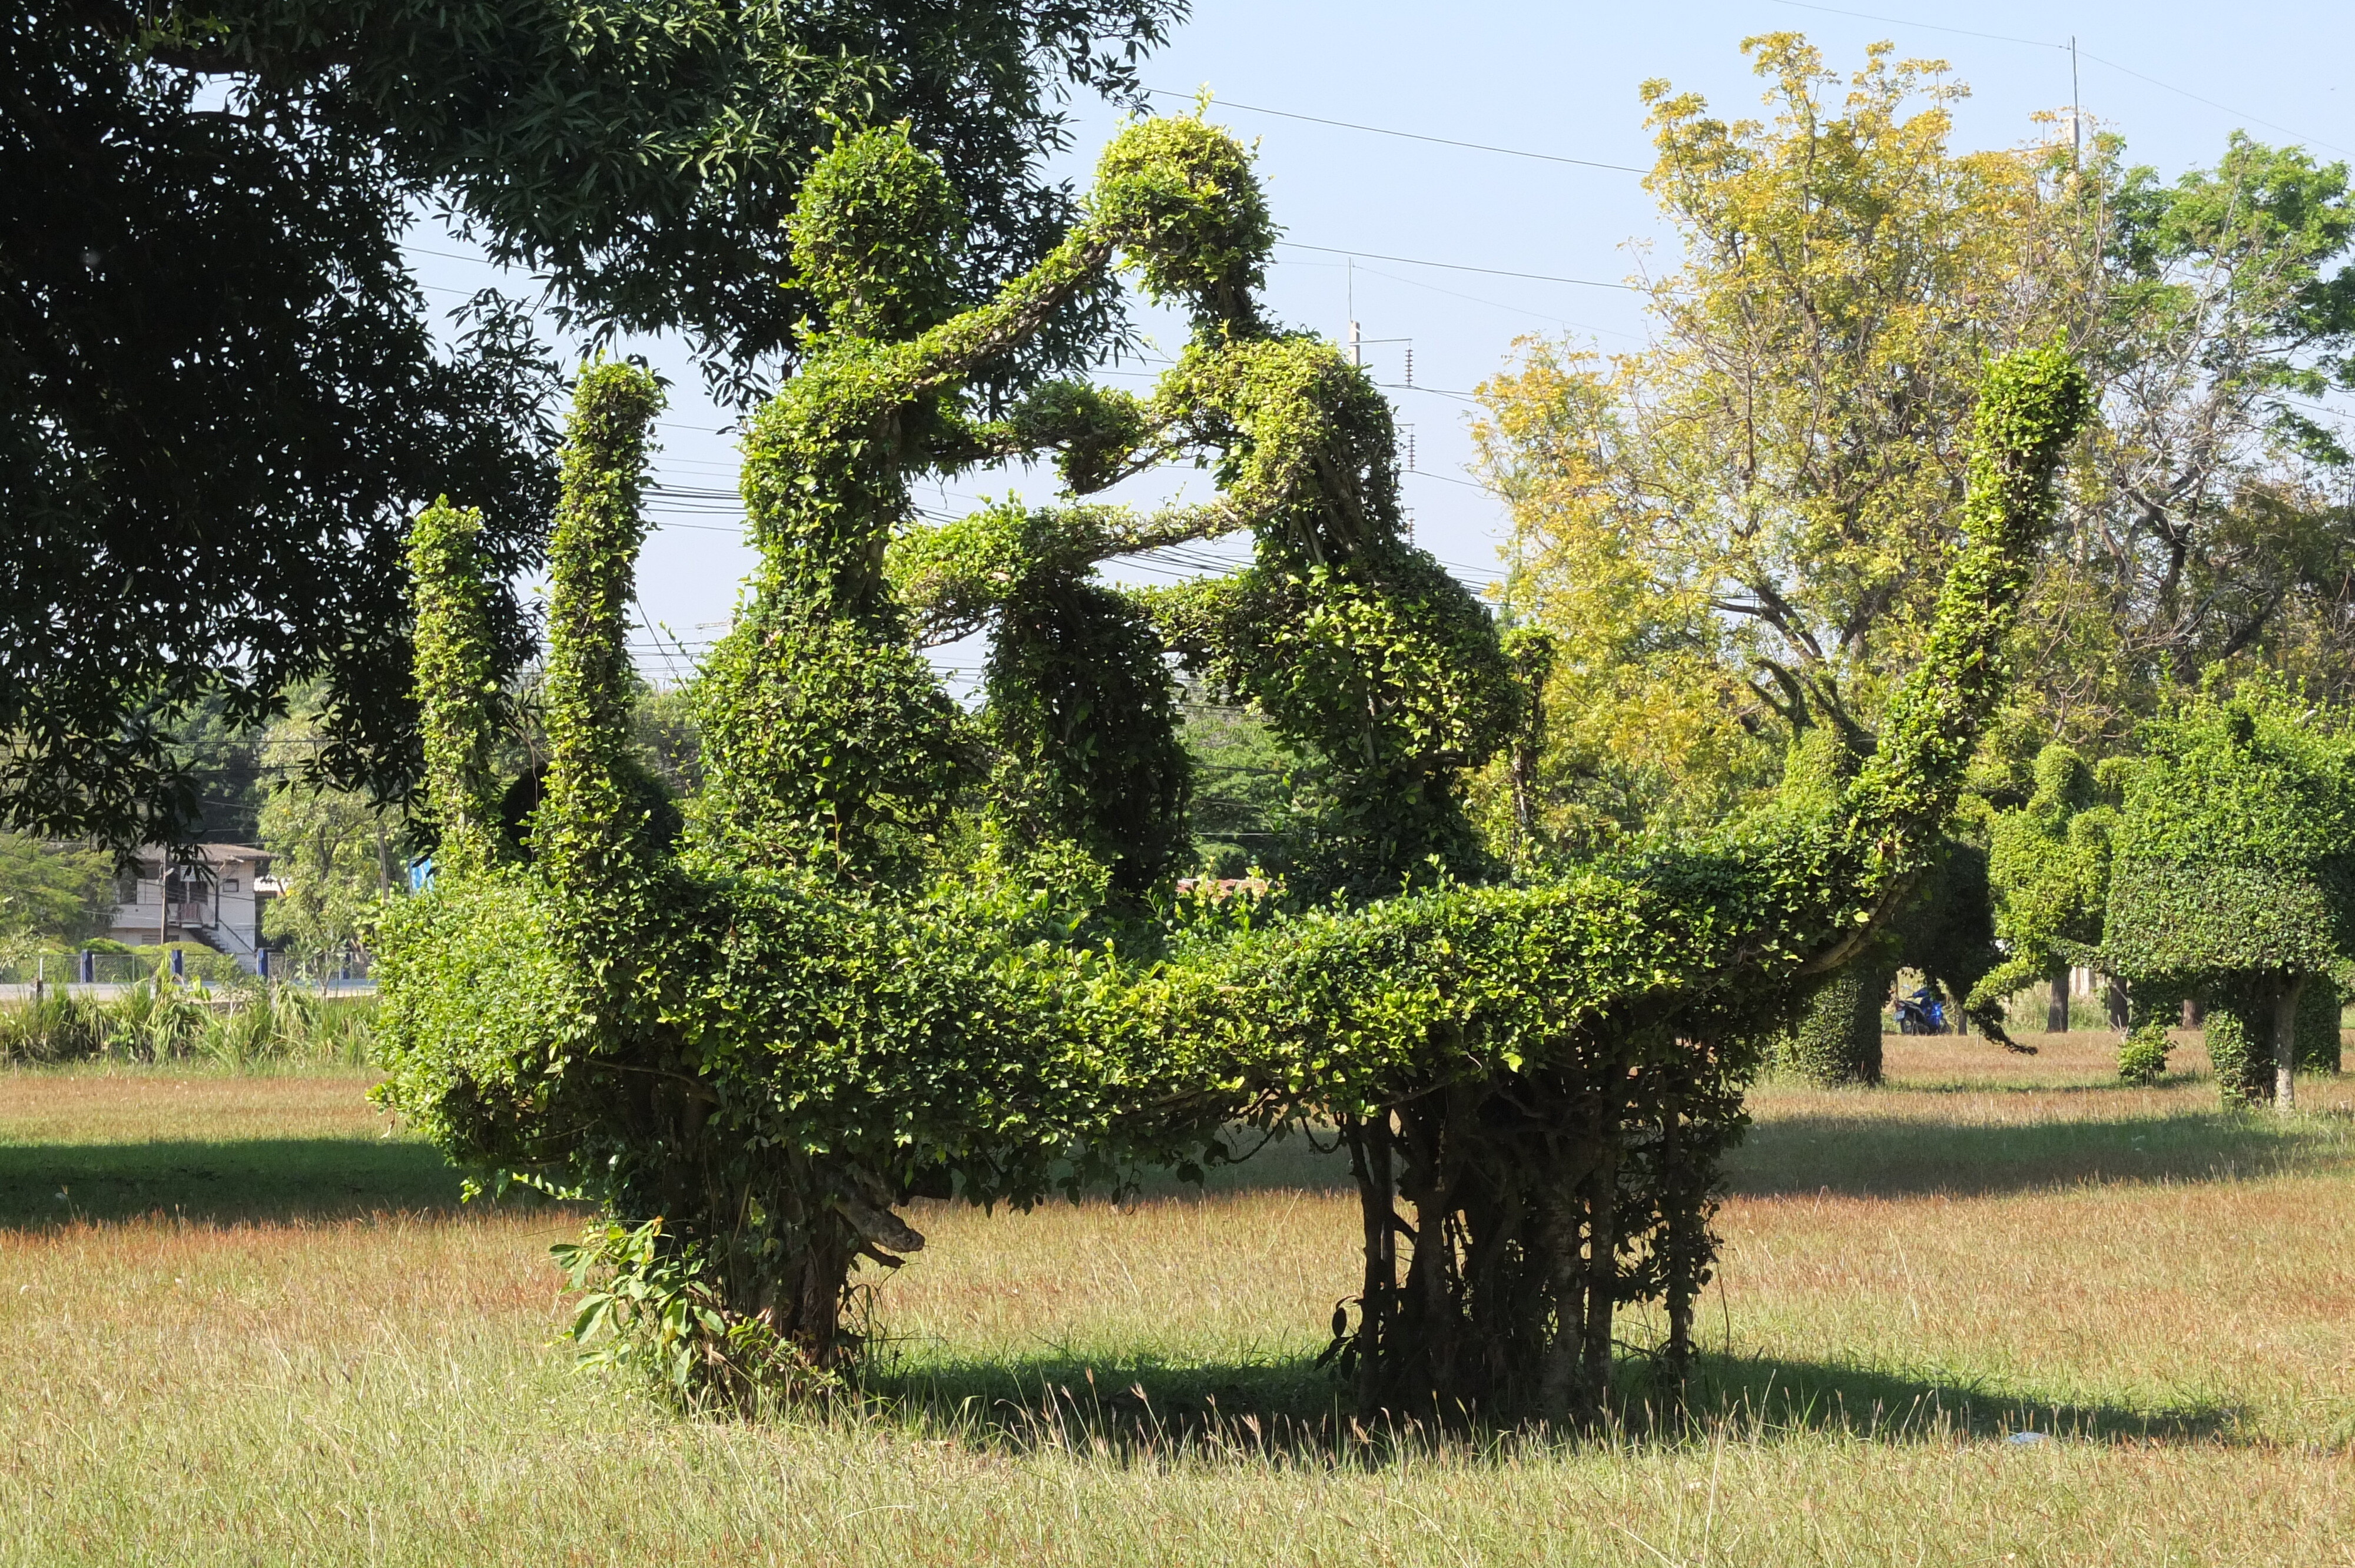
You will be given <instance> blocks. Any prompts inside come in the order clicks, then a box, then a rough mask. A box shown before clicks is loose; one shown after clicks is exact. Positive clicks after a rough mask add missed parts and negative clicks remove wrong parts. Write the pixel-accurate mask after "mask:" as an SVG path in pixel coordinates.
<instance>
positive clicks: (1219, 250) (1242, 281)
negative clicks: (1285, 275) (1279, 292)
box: [1089, 116, 1275, 330]
mask: <svg viewBox="0 0 2355 1568" xmlns="http://www.w3.org/2000/svg"><path fill="white" fill-rule="evenodd" d="M1089 207H1090V212H1091V216H1092V219H1093V222H1094V227H1095V230H1096V232H1097V233H1098V234H1099V235H1101V236H1102V237H1103V238H1105V239H1108V240H1110V241H1111V242H1112V243H1113V244H1114V245H1116V246H1118V247H1119V248H1120V249H1121V251H1122V252H1123V255H1124V260H1123V263H1122V264H1123V266H1124V267H1125V268H1127V269H1130V270H1134V271H1135V273H1136V274H1137V278H1138V282H1139V284H1140V286H1142V287H1143V289H1144V291H1145V292H1146V297H1148V298H1150V299H1153V300H1156V301H1160V300H1173V299H1174V300H1183V301H1185V302H1186V303H1187V304H1188V306H1189V307H1190V308H1191V309H1192V311H1193V313H1194V318H1195V321H1196V323H1198V324H1209V323H1225V324H1226V325H1227V326H1229V327H1230V328H1231V329H1242V330H1248V329H1250V328H1251V327H1252V326H1254V325H1256V324H1257V322H1258V319H1259V307H1258V304H1257V302H1256V301H1255V299H1254V296H1255V295H1256V293H1257V292H1258V291H1259V290H1260V289H1261V288H1262V287H1263V285H1264V284H1265V283H1266V281H1267V257H1268V252H1269V251H1270V250H1271V249H1273V247H1274V244H1275V226H1274V224H1273V222H1272V221H1271V220H1270V219H1269V217H1268V215H1267V202H1266V199H1265V198H1264V197H1263V196H1262V195H1261V194H1260V188H1259V178H1258V176H1257V175H1254V174H1253V173H1252V155H1251V154H1250V153H1249V152H1248V151H1246V150H1245V149H1244V148H1243V146H1242V145H1241V143H1238V142H1237V141H1236V140H1235V139H1234V138H1233V137H1231V136H1230V135H1228V134H1227V133H1226V132H1224V131H1222V130H1220V129H1219V128H1218V127H1217V126H1215V125H1209V124H1205V123H1204V122H1202V120H1201V119H1200V118H1199V116H1188V117H1186V118H1182V119H1173V120H1140V121H1136V122H1133V123H1132V124H1130V125H1129V126H1128V127H1127V128H1126V129H1124V130H1123V131H1122V132H1121V133H1120V134H1119V135H1118V136H1117V137H1115V138H1114V140H1113V143H1112V145H1111V146H1109V147H1107V148H1105V149H1104V154H1103V159H1102V160H1101V161H1100V162H1098V163H1097V164H1096V186H1095V192H1094V194H1093V196H1092V197H1091V198H1090V202H1089Z"/></svg>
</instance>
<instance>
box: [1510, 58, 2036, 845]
mask: <svg viewBox="0 0 2355 1568" xmlns="http://www.w3.org/2000/svg"><path fill="white" fill-rule="evenodd" d="M1742 48H1743V49H1744V51H1745V52H1746V53H1748V54H1749V55H1750V56H1751V57H1752V58H1753V60H1754V62H1755V67H1756V69H1757V71H1758V74H1759V75H1760V76H1761V77H1763V78H1764V79H1765V80H1766V81H1767V82H1768V83H1769V86H1770V90H1769V91H1768V93H1767V94H1766V101H1767V102H1768V103H1769V104H1770V105H1772V106H1774V110H1775V115H1774V121H1773V122H1772V123H1771V124H1770V123H1767V122H1761V121H1757V120H1732V121H1727V120H1722V119H1719V118H1716V117H1714V116H1713V115H1712V114H1711V113H1710V110H1709V106H1708V105H1707V103H1705V102H1704V101H1702V100H1701V99H1700V97H1699V96H1698V95H1696V94H1691V93H1677V92H1674V91H1672V90H1670V88H1669V86H1668V84H1667V83H1666V82H1663V81H1651V82H1647V83H1646V84H1645V86H1644V88H1643V95H1644V99H1645V101H1646V104H1647V105H1648V106H1649V109H1650V118H1649V121H1648V124H1649V126H1650V128H1651V130H1652V132H1653V134H1654V137H1655V141H1656V144H1657V147H1658V150H1659V157H1658V162H1657V164H1656V166H1655V167H1654V170H1653V172H1652V174H1651V175H1650V176H1649V177H1648V179H1647V181H1646V185H1647V186H1648V188H1649V189H1650V190H1651V191H1652V192H1653V193H1654V195H1655V196H1657V198H1658V199H1659V201H1660V204H1661V207H1662V208H1663V210H1664V212H1665V213H1666V215H1667V216H1668V218H1669V220H1670V221H1671V222H1672V223H1673V225H1674V226H1675V228H1676V230H1677V232H1678V237H1679V238H1680V239H1681V240H1682V242H1683V249H1684V258H1683V260H1682V264H1681V265H1680V266H1678V268H1677V269H1676V270H1673V271H1669V272H1667V273H1665V274H1663V275H1660V276H1658V277H1657V278H1656V279H1654V280H1653V281H1651V283H1650V289H1651V296H1652V307H1651V308H1652V313H1653V317H1654V320H1655V322H1656V323H1657V336H1656V340H1655V343H1654V345H1653V346H1652V347H1651V348H1649V349H1647V350H1646V351H1645V352H1643V353H1640V354H1634V355H1614V356H1612V357H1610V358H1607V359H1606V358H1602V357H1599V356H1596V355H1592V354H1588V353H1582V352H1579V351H1578V350H1576V349H1575V348H1573V347H1572V346H1570V345H1567V344H1560V343H1555V342H1547V341H1536V340H1531V341H1527V342H1524V344H1522V345H1521V352H1520V355H1519V358H1518V363H1517V364H1516V365H1515V366H1513V368H1511V369H1510V370H1509V371H1508V372H1507V373H1506V374H1505V375H1503V376H1498V377H1497V378H1496V379H1495V380H1492V381H1491V382H1489V383H1488V384H1487V387H1485V388H1484V396H1485V399H1486V401H1487V410H1488V411H1487V418H1485V419H1483V420H1482V421H1481V422H1480V423H1479V424H1478V426H1477V427H1476V438H1477V440H1478V442H1479V448H1480V454H1481V460H1482V464H1483V467H1484V468H1485V470H1486V471H1487V476H1488V477H1489V479H1490V480H1491V482H1494V483H1495V484H1496V485H1497V487H1498V488H1499V489H1500V490H1501V491H1502V492H1503V493H1504V494H1505V495H1506V496H1507V498H1508V501H1509V503H1510V504H1511V506H1512V509H1513V519H1514V551H1515V570H1514V572H1513V576H1512V579H1511V581H1510V584H1509V585H1508V609H1509V610H1510V612H1511V613H1512V614H1513V615H1515V616H1516V617H1518V618H1520V619H1523V620H1534V621H1535V622H1537V623H1538V624H1540V625H1541V626H1543V627H1544V628H1546V629H1547V630H1550V631H1551V632H1552V633H1553V634H1554V636H1555V638H1556V639H1557V641H1558V645H1559V652H1558V656H1557V661H1556V665H1555V674H1554V677H1553V683H1552V689H1551V690H1550V692H1549V693H1548V701H1547V704H1546V708H1547V713H1548V715H1549V717H1550V725H1551V732H1550V745H1549V747H1548V748H1547V752H1546V755H1545V758H1544V759H1543V761H1542V762H1541V763H1540V774H1541V779H1540V789H1539V791H1538V793H1539V795H1540V799H1541V800H1542V801H1543V805H1542V806H1541V807H1540V810H1538V811H1537V812H1536V813H1535V815H1536V816H1537V817H1538V818H1539V821H1540V826H1539V831H1540V837H1541V838H1543V837H1545V836H1548V835H1550V838H1551V840H1552V841H1553V843H1554V844H1555V846H1556V847H1559V848H1565V849H1577V848H1582V847H1591V846H1592V845H1593V844H1595V843H1597V842H1606V841H1607V840H1608V839H1609V838H1611V837H1613V836H1614V835H1615V834H1616V833H1618V832H1624V831H1626V830H1628V829H1631V828H1633V827H1635V826H1636V825H1638V824H1641V823H1651V824H1653V825H1661V824H1664V823H1674V822H1677V821H1683V820H1690V819H1707V818H1710V817H1715V816H1718V815H1721V814H1722V813H1723V812H1724V811H1726V810H1729V809H1732V807H1734V806H1735V805H1737V804H1739V803H1740V802H1741V801H1742V800H1743V799H1745V798H1747V797H1750V796H1752V795H1753V794H1754V793H1755V792H1756V791H1758V790H1759V789H1763V788H1764V787H1765V786H1768V785H1771V784H1772V783H1773V782H1774V779H1775V778H1776V777H1777V775H1778V774H1779V772H1780V768H1781V753H1782V749H1783V746H1784V744H1785V740H1786V739H1787V738H1788V736H1790V735H1791V734H1792V733H1793V732H1794V731H1796V730H1801V729H1805V728H1807V727H1809V726H1814V725H1817V724H1831V725H1834V726H1838V727H1839V728H1841V729H1842V730H1843V731H1847V732H1849V734H1850V735H1851V736H1852V737H1853V736H1856V734H1857V731H1858V729H1859V726H1858V725H1857V722H1856V720H1855V719H1854V718H1853V717H1852V716H1851V715H1853V714H1854V713H1855V712H1858V711H1866V712H1869V711H1870V710H1871V709H1872V708H1873V707H1874V706H1876V705H1878V702H1879V700H1880V698H1881V695H1882V694H1883V693H1884V692H1885V690H1886V687H1887V683H1888V680H1889V677H1890V675H1891V673H1892V672H1895V671H1899V670H1902V669H1904V668H1906V667H1908V666H1909V665H1910V664H1911V663H1912V662H1913V660H1914V659H1915V658H1916V657H1917V656H1918V653H1919V651H1920V644H1921V639H1922V636H1923V632H1924V630H1925V628H1926V627H1927V624H1928V615H1929V610H1930V608H1931V606H1932V604H1933V603H1934V599H1935V595H1936V592H1937V588H1938V584H1939V581H1940V580H1941V578H1942V577H1943V573H1944V569H1945V563H1946V561H1947V559H1948V558H1949V556H1951V554H1952V549H1953V545H1954V541H1955V513H1956V509H1957V506H1958V503H1959V502H1960V499H1961V495H1962V475H1963V470H1964V463H1965V458H1964V440H1965V438H1966V434H1967V425H1968V419H1969V414H1970V408H1971V403H1972V398H1973V397H1974V395H1975V391H1976V388H1977V384H1978V377H1979V375H1980V373H1981V370H1982V367H1983V366H1985V364H1986V363H1987V359H1988V358H1989V357H1990V356H1991V355H1995V354H1998V353H2000V352H2002V351H2003V350H2005V349H2007V348H2009V347H2012V346H2016V345H2018V344H2020V343H2023V342H2032V341H2041V340H2042V339H2044V338H2047V337H2050V336H2051V335H2052V333H2053V331H2054V328H2055V325H2056V324H2057V323H2058V322H2059V318H2060V313H2061V304H2062V298H2063V296H2065V294H2066V292H2067V291H2066V290H2065V288H2056V286H2055V283H2054V280H2055V279H2056V278H2065V277H2066V276H2068V275H2069V274H2070V272H2071V269H2072V267H2073V262H2072V261H2070V260H2069V259H2068V258H2067V256H2066V255H2064V254H2062V248H2061V247H2060V245H2059V244H2058V243H2057V242H2058V240H2059V238H2060V237H2061V236H2062V235H2063V233H2064V232H2065V229H2064V227H2063V226H2061V225H2058V224H2056V223H2054V222H2053V221H2052V220H2051V212H2050V204H2049V203H2048V202H2047V200H2046V196H2047V194H2048V193H2047V192H2046V190H2045V189H2044V175H2045V171H2046V168H2047V166H2048V165H2047V161H2046V160H2044V159H2043V158H2041V157H2040V155H2039V154H2036V153H2035V152H2034V151H2032V150H2021V151H2013V152H1998V153H1975V154H1955V153H1953V152H1951V151H1950V149H1949V147H1948V137H1949V133H1950V131H1951V118H1950V113H1949V106H1950V105H1951V104H1952V103H1953V102H1954V101H1955V100H1956V99H1958V98H1960V97H1961V96H1963V94H1964V92H1965V91H1966V89H1965V88H1964V87H1963V86H1962V85H1961V84H1959V83H1957V82H1955V81H1954V80H1952V79H1950V78H1949V77H1948V76H1947V74H1946V68H1945V64H1944V62H1941V61H1935V60H1902V61H1901V60H1895V59H1893V58H1892V57H1891V48H1890V47H1889V46H1888V45H1885V44H1881V45H1875V46H1873V48H1871V49H1870V51H1869V52H1868V56H1867V59H1866V63H1865V67H1864V69H1861V70H1859V71H1858V72H1857V73H1855V74H1854V75H1853V76H1852V77H1851V78H1849V82H1848V91H1847V94H1846V97H1845V100H1844V101H1835V99H1834V97H1833V94H1834V92H1835V90H1837V88H1838V85H1839V79H1838V76H1837V75H1835V74H1834V73H1833V72H1831V71H1829V70H1828V69H1826V67H1825V65H1824V61H1823V58H1822V56H1821V54H1820V53H1819V52H1818V51H1817V49H1815V48H1813V47H1812V46H1810V45H1809V44H1808V43H1807V42H1806V39H1805V38H1804V37H1801V36H1799V35H1797V34H1795V33H1775V34H1770V35H1767V36H1764V37H1755V38H1751V39H1748V40H1746V41H1745V42H1744V44H1743V46H1742Z"/></svg>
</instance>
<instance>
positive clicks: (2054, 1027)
mask: <svg viewBox="0 0 2355 1568" xmlns="http://www.w3.org/2000/svg"><path fill="white" fill-rule="evenodd" d="M2045 980H2046V982H2047V984H2048V986H2049V987H2050V990H2049V991H2047V992H2046V995H2045V998H2044V1033H2047V1034H2066V1033H2069V966H2068V965H2066V964H2062V965H2061V966H2059V967H2058V968H2056V969H2053V971H2052V972H2051V974H2049V975H2047V976H2045Z"/></svg>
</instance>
